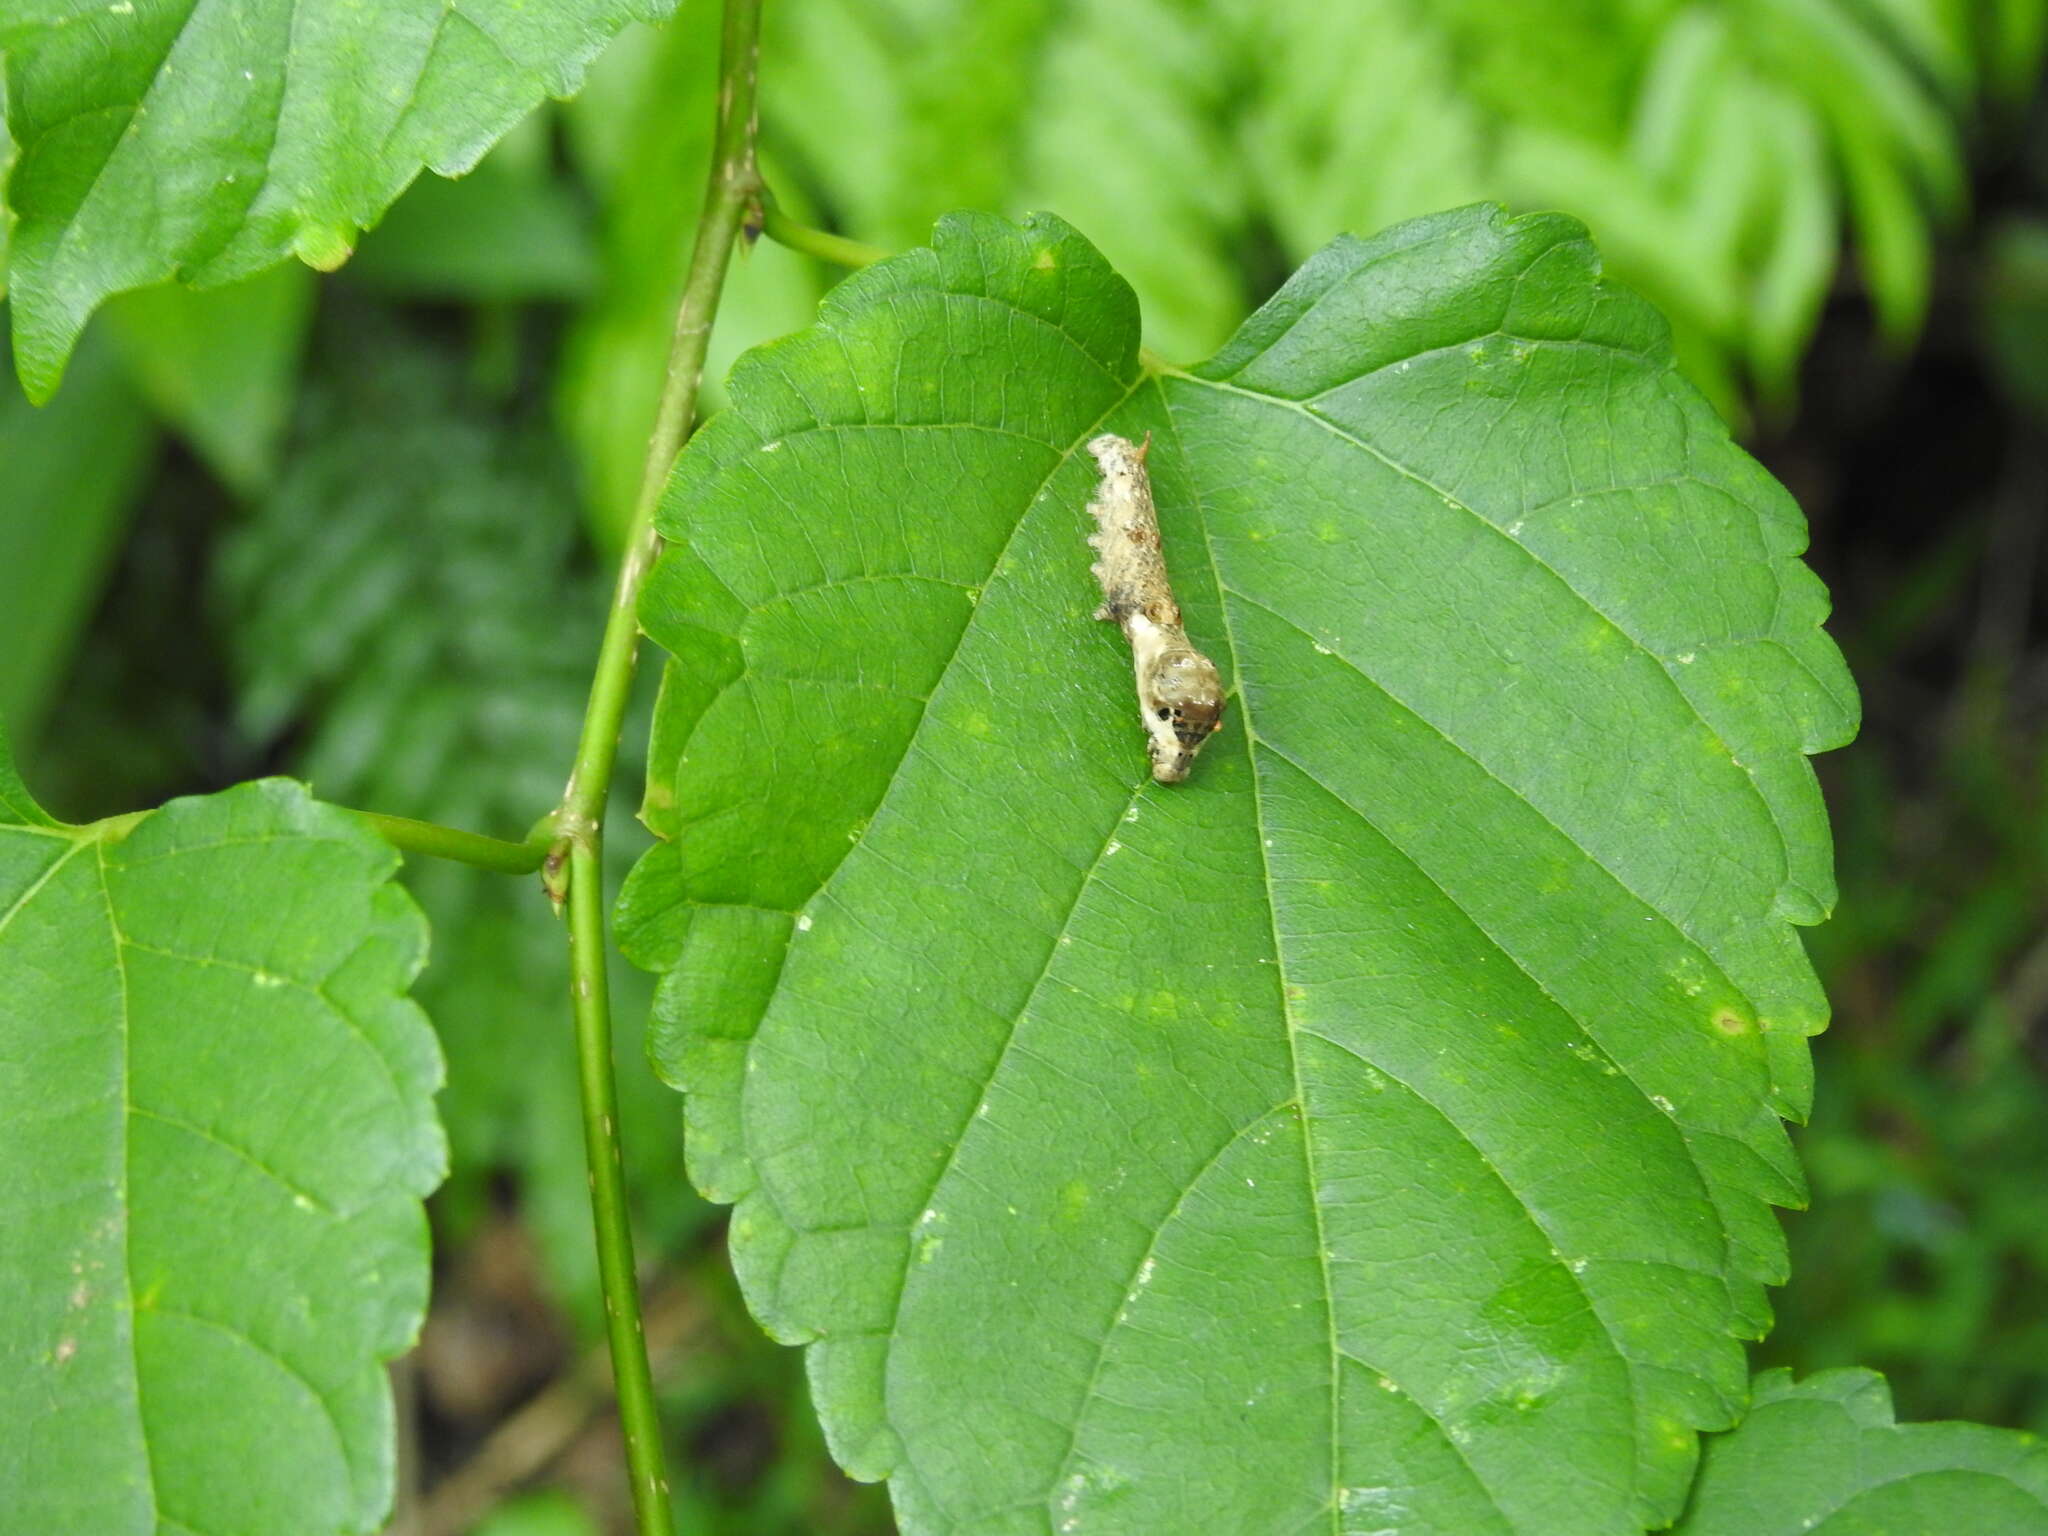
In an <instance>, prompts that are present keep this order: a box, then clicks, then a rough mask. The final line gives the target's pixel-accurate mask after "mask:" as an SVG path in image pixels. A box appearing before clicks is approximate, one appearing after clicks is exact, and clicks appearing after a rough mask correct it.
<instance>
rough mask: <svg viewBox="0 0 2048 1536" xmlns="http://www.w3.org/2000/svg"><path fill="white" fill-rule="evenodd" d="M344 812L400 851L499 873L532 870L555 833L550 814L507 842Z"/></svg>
mask: <svg viewBox="0 0 2048 1536" xmlns="http://www.w3.org/2000/svg"><path fill="white" fill-rule="evenodd" d="M344 809H348V808H347V807H344ZM348 814H349V815H351V816H353V817H355V819H356V820H357V821H360V822H361V823H362V824H363V825H364V826H366V827H368V828H369V829H370V830H371V831H372V832H374V833H376V834H377V835H378V836H379V837H381V838H383V839H384V841H385V842H387V843H389V844H390V845H391V846H392V847H394V848H396V849H397V850H398V851H399V852H400V853H424V854H428V855H431V856H432V857H434V858H437V859H452V860H453V861H454V862H455V863H457V864H468V865H472V866H473V867H475V868H477V869H489V870H495V871H496V872H497V873H498V874H501V875H530V874H532V873H533V872H534V871H535V870H536V869H539V868H540V867H541V864H542V862H543V861H545V860H546V858H547V856H548V848H549V846H550V845H551V844H552V843H553V842H554V837H555V833H554V822H553V819H552V818H550V819H549V820H547V821H544V822H542V823H541V824H540V826H538V827H536V828H535V829H534V831H533V834H532V835H531V836H529V837H528V838H527V840H526V841H525V842H523V843H508V842H506V841H505V839H503V838H502V837H485V836H484V835H483V834H482V833H481V832H464V831H462V830H461V829H460V828H457V827H444V826H442V825H441V824H440V823H438V822H433V821H415V820H413V819H412V817H410V816H386V815H385V814H383V812H381V811H358V810H352V809H350V810H349V811H348Z"/></svg>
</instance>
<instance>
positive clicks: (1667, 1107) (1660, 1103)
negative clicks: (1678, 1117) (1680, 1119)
mask: <svg viewBox="0 0 2048 1536" xmlns="http://www.w3.org/2000/svg"><path fill="white" fill-rule="evenodd" d="M1650 1102H1651V1103H1652V1104H1654V1105H1656V1106H1657V1107H1658V1108H1659V1109H1661V1110H1663V1111H1664V1113H1665V1114H1667V1115H1675V1114H1677V1113H1678V1111H1677V1110H1676V1109H1674V1108H1672V1105H1671V1101H1670V1100H1669V1099H1667V1098H1665V1097H1664V1095H1663V1094H1661V1093H1653V1094H1651V1095H1650Z"/></svg>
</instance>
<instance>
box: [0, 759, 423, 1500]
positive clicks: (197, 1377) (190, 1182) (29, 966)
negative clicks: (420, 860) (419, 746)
mask: <svg viewBox="0 0 2048 1536" xmlns="http://www.w3.org/2000/svg"><path fill="white" fill-rule="evenodd" d="M17 790H18V783H17V781H15V780H14V778H13V772H12V769H11V768H9V767H5V766H4V765H0V812H4V818H5V825H0V914H4V915H0V995H4V996H5V997H6V998H7V1010H6V1013H5V1015H4V1020H0V1063H4V1066H0V1117H4V1119H5V1121H6V1124H7V1126H8V1135H7V1138H6V1142H5V1148H4V1151H0V1223H4V1225H5V1228H6V1231H7V1233H8V1242H7V1245H6V1249H5V1252H4V1255H0V1419H4V1420H5V1422H6V1423H7V1424H8V1425H9V1426H10V1428H9V1432H8V1434H7V1435H6V1436H5V1438H4V1443H0V1484H4V1485H5V1486H6V1488H7V1490H8V1511H7V1512H8V1519H9V1520H10V1522H12V1523H13V1524H14V1525H15V1526H17V1527H18V1528H19V1529H21V1530H25V1531H27V1530H34V1531H53V1532H54V1531H65V1532H70V1531H81V1532H82V1531H91V1532H93V1533H94V1536H119V1533H123V1532H137V1533H148V1532H158V1531H181V1530H190V1531H250V1532H255V1531H283V1530H291V1531H302V1532H308V1533H327V1532H367V1531H371V1530H374V1529H375V1528H376V1527H377V1526H378V1524H379V1523H380V1521H381V1519H382V1517H383V1514H384V1511H385V1510H386V1508H387V1507H388V1506H389V1504H390V1501H391V1490H392V1466H393V1434H392V1409H391V1394H390V1388H389V1386H388V1384H387V1382H386V1378H385V1371H384V1362H385V1361H386V1360H388V1359H390V1358H391V1357H392V1356H393V1355H396V1354H397V1353H399V1352H400V1351H401V1350H403V1349H405V1348H406V1347H407V1346H408V1345H409V1344H410V1343H411V1341H412V1339H413V1337H414V1335H415V1333H416V1332H417V1330H418V1328H419V1323H420V1318H421V1314H422V1312H423V1311H424V1308H425V1305H426V1293H427V1241H426V1238H427V1234H426V1223H425V1219H424V1217H423V1215H422V1212H421V1207H420V1201H421V1198H422V1197H423V1196H424V1195H425V1194H426V1193H427V1191H428V1190H430V1189H431V1188H432V1187H433V1186H434V1184H435V1183H436V1182H437V1181H438V1180H439V1178H440V1176H441V1171H442V1166H443V1162H444V1154H443V1147H442V1141H441V1133H440V1129H439V1126H438V1125H437V1124H436V1122H435V1120H434V1114H433V1094H434V1089H435V1087H436V1086H437V1085H438V1083H439V1081H440V1059H439V1057H438V1055H437V1054H436V1052H435V1048H434V1041H433V1035H432V1033H431V1032H430V1031H429V1030H428V1028H427V1025H426V1021H425V1019H424V1018H423V1017H421V1015H420V1013H419V1011H418V1009H417V1008H415V1007H414V1006H413V1005H412V1004H411V1003H409V1002H407V1001H406V999H405V997H404V991H405V986H406V983H407V982H408V981H410V980H411V978H412V976H413V974H414V972H415V971H417V970H418V968H419V964H420V961H421V958H422V957H423V954H424V951H425V946H426V931H425V927H424V925H423V924H422V923H421V922H420V918H419V913H418V910H417V909H416V908H415V907H414V906H413V904H412V902H411V900H410V899H409V898H408V897H407V896H406V895H405V893H404V892H403V891H401V890H400V889H399V888H398V887H396V886H395V885H392V884H391V883H390V875H391V873H392V870H393V869H394V868H395V867H396V865H397V862H398V860H397V857H396V856H395V855H394V854H393V853H392V852H391V851H390V849H388V848H387V847H385V846H384V845H383V844H382V843H380V842H379V841H378V840H377V839H376V838H374V837H372V836H371V835H369V834H368V833H366V832H364V831H363V830H361V829H360V828H359V827H357V826H356V825H355V824H354V823H353V822H352V821H351V820H350V819H349V818H348V817H347V816H345V815H344V814H342V813H341V812H339V811H336V810H333V809H331V808H329V807H326V806H322V805H318V804H316V803H315V802H313V801H312V800H311V799H309V798H308V797H307V795H306V792H305V791H304V789H303V788H301V787H300V786H298V785H295V784H290V783H287V782H284V781H282V780H269V781H265V782H262V783H256V784H245V785H242V786H240V787H238V788H235V789H231V790H228V791H227V792H225V793H223V794H218V795H211V796H207V797H206V798H203V799H193V800H179V801H174V802H172V803H171V804H169V805H167V806H165V807H164V808H163V809H161V810H158V811H154V812H150V813H148V814H146V815H142V816H139V817H122V818H119V819H117V820H114V821H106V822H100V823H97V824H95V825H92V826H86V827H58V826H54V825H51V824H50V823H49V820H48V818H47V817H44V816H42V815H41V814H40V813H38V812H37V811H36V809H35V807H34V805H33V804H32V803H23V802H21V801H20V800H19V799H18V795H17Z"/></svg>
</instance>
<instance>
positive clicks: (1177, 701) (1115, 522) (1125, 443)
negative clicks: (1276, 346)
mask: <svg viewBox="0 0 2048 1536" xmlns="http://www.w3.org/2000/svg"><path fill="white" fill-rule="evenodd" d="M1151 447H1152V437H1151V434H1150V433H1147V434H1146V436H1145V445H1144V447H1142V448H1141V447H1139V446H1138V445H1137V444H1135V443H1133V442H1131V440H1130V439H1129V438H1124V437H1118V436H1117V435H1116V434H1115V433H1113V432H1105V433H1104V434H1103V435H1102V436H1100V437H1098V438H1096V439H1094V440H1093V441H1092V442H1090V443H1089V444H1088V452H1089V453H1090V454H1092V455H1093V456H1094V458H1095V462H1096V463H1097V464H1098V465H1100V466H1101V469H1102V484H1101V486H1100V487H1099V488H1098V489H1097V491H1096V493H1095V499H1094V500H1093V501H1091V502H1089V503H1088V510H1089V511H1090V512H1092V513H1093V514H1094V515H1095V522H1096V525H1097V526H1096V531H1095V532H1094V533H1092V534H1090V535H1089V536H1088V543H1089V545H1090V547H1091V548H1093V549H1095V550H1096V551H1097V552H1098V555H1099V558H1098V559H1097V560H1096V562H1095V564H1094V565H1093V566H1092V567H1091V570H1092V571H1093V573H1094V576H1095V579H1096V580H1097V581H1098V582H1100V583H1101V584H1102V606H1101V607H1100V608H1097V609H1096V610H1095V617H1096V618H1098V619H1107V620H1111V621H1113V622H1115V623H1116V624H1118V625H1120V626H1121V627H1122V629H1123V632H1124V638H1125V639H1127V640H1129V641H1130V643H1131V663H1132V667H1133V670H1134V671H1135V672H1136V674H1137V681H1138V713H1139V717H1140V719H1142V720H1143V722H1144V725H1145V735H1146V746H1147V749H1148V750H1149V752H1150V753H1151V757H1152V777H1153V778H1154V779H1156V780H1158V782H1160V783H1161V784H1178V783H1180V782H1181V780H1183V779H1185V778H1186V777H1187V776H1188V770H1189V769H1190V768H1192V767H1193V766H1194V762H1195V754H1196V753H1197V752H1199V751H1201V750H1202V744H1203V743H1204V742H1206V741H1207V740H1208V739H1209V738H1210V737H1211V736H1213V735H1215V733H1216V732H1217V730H1218V729H1219V728H1220V727H1221V726H1222V724H1223V679H1222V677H1221V676H1220V675H1219V674H1218V673H1217V671H1216V663H1214V662H1213V661H1211V660H1210V659H1209V658H1208V657H1207V656H1204V655H1203V654H1202V653H1201V652H1200V651H1198V650H1196V649H1195V647H1194V644H1193V643H1192V642H1191V641H1190V640H1189V639H1188V636H1187V631H1186V630H1184V629H1182V628H1181V619H1180V604H1178V603H1176V602H1175V601H1174V600H1173V588H1172V586H1171V585H1170V584H1169V583H1168V581H1167V578H1166V560H1165V558H1164V556H1163V555H1162V553H1161V550H1160V543H1159V514H1158V512H1157V510H1156V509H1155V508H1154V507H1153V505H1152V482H1151V479H1150V477H1149V476H1148V475H1147V474H1146V472H1145V455H1146V454H1147V453H1148V452H1150V451H1151Z"/></svg>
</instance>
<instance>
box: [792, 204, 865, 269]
mask: <svg viewBox="0 0 2048 1536" xmlns="http://www.w3.org/2000/svg"><path fill="white" fill-rule="evenodd" d="M760 232H761V233H762V234H764V235H766V236H767V237H768V238H769V239H770V240H773V241H774V242H775V243H776V244H777V245H780V246H786V247H788V248H789V249H790V250H792V251H801V252H802V253H803V254H804V255H806V256H815V257H817V258H818V260H820V261H829V262H831V263H832V265H834V266H835V267H871V266H873V265H874V264H875V263H876V262H878V261H880V260H881V259H882V258H883V257H885V256H887V255H888V254H889V252H888V251H885V250H883V249H882V247H880V246H879V245H868V244H865V243H863V242H862V241H859V240H849V239H847V238H846V236H844V235H834V234H829V233H827V232H826V231H824V230H822V229H812V228H811V227H810V225H808V224H799V223H798V222H797V221H796V220H795V219H792V218H791V217H790V216H789V215H788V214H786V213H784V212H783V211H782V210H781V209H780V208H777V207H776V206H775V204H774V203H773V202H772V201H770V200H767V199H764V200H763V206H762V209H761V219H760Z"/></svg>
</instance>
